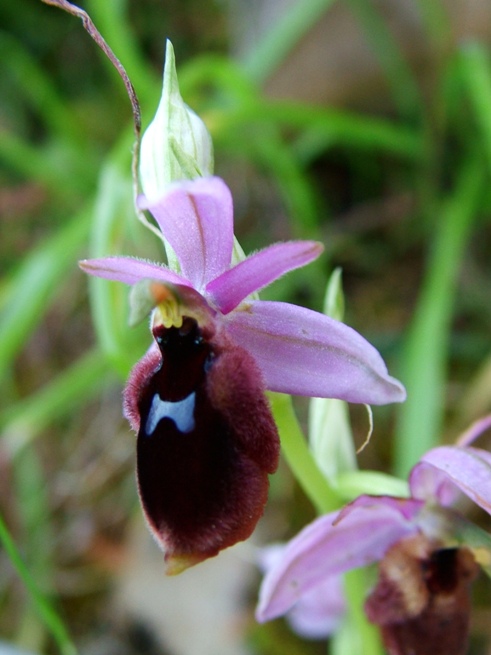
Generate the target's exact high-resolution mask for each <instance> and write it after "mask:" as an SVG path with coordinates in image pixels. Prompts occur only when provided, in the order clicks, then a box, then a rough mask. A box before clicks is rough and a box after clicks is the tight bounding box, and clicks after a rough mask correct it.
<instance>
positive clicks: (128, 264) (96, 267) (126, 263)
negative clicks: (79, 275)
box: [78, 257, 191, 287]
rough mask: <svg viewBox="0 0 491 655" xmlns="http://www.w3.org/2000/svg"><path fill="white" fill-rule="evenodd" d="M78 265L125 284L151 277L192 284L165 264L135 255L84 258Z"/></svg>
mask: <svg viewBox="0 0 491 655" xmlns="http://www.w3.org/2000/svg"><path fill="white" fill-rule="evenodd" d="M78 265H79V266H80V268H81V269H82V270H83V271H84V272H85V273H88V274H89V275H95V276H96V277H103V278H106V279H107V280H116V281H118V282H124V283H125V284H136V283H137V282H140V280H145V279H149V280H158V281H159V282H170V283H171V284H182V285H183V286H186V287H189V286H191V285H190V283H189V282H188V281H187V280H185V279H184V278H183V277H181V276H180V275H178V274H177V273H174V272H173V271H171V270H169V269H168V268H166V267H165V266H162V265H161V264H152V263H151V262H147V261H145V260H143V259H136V258H133V257H105V258H103V259H83V260H82V261H80V262H79V263H78Z"/></svg>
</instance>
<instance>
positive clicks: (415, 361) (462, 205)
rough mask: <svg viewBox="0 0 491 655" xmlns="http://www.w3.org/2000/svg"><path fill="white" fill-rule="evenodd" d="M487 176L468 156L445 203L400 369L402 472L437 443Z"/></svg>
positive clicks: (398, 458)
mask: <svg viewBox="0 0 491 655" xmlns="http://www.w3.org/2000/svg"><path fill="white" fill-rule="evenodd" d="M484 177H485V176H484V171H483V166H482V158H481V157H480V156H472V157H470V158H469V159H468V160H467V161H466V162H464V164H463V165H462V168H461V170H460V171H459V174H458V178H457V181H456V184H455V188H454V192H453V194H452V195H451V196H450V197H449V199H448V201H446V202H445V203H442V206H441V214H440V217H439V221H438V224H437V228H436V233H435V235H434V240H433V244H432V251H431V253H430V257H429V261H428V266H427V272H426V276H425V279H424V283H423V288H422V291H421V295H420V298H419V300H418V304H417V307H416V310H415V313H414V319H413V323H412V325H411V327H410V330H409V333H408V335H407V341H406V348H405V357H404V362H403V369H402V372H401V379H402V380H403V382H404V384H405V385H406V388H407V392H408V399H407V401H406V402H405V403H404V404H403V405H401V407H400V409H399V414H398V424H397V431H396V441H395V468H396V474H397V475H400V476H405V475H406V474H407V472H408V471H409V469H410V468H411V467H412V466H413V465H414V464H415V463H416V462H417V460H418V459H419V458H420V456H421V455H422V454H423V453H425V452H426V451H427V450H429V449H430V448H432V447H433V446H435V445H436V444H437V443H438V439H439V434H440V430H441V426H442V421H443V414H444V406H445V397H444V390H445V379H446V359H447V349H448V342H449V331H450V321H451V317H452V308H453V300H454V296H455V284H456V279H457V275H458V272H459V269H460V265H461V262H462V258H463V256H464V253H465V248H466V244H467V240H468V237H469V234H470V229H471V225H472V221H473V219H474V218H475V216H476V211H477V206H478V201H479V198H480V196H481V194H482V192H483V187H484Z"/></svg>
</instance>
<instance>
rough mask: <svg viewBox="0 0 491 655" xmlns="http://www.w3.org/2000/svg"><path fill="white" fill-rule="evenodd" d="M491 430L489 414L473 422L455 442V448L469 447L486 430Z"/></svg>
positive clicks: (490, 415)
mask: <svg viewBox="0 0 491 655" xmlns="http://www.w3.org/2000/svg"><path fill="white" fill-rule="evenodd" d="M489 428H491V414H488V415H487V416H485V417H484V418H481V419H479V420H477V421H475V422H474V423H473V424H472V425H471V426H470V427H469V428H468V429H467V430H466V431H465V432H463V433H462V434H461V435H460V437H459V438H458V440H457V444H456V445H457V446H469V445H470V444H471V443H472V442H473V441H475V439H477V438H478V437H480V436H481V435H482V434H483V433H484V432H486V430H489Z"/></svg>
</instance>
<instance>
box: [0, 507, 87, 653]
mask: <svg viewBox="0 0 491 655" xmlns="http://www.w3.org/2000/svg"><path fill="white" fill-rule="evenodd" d="M0 543H1V544H2V546H3V548H4V549H5V552H6V553H7V556H8V557H9V559H10V562H11V563H12V566H13V567H14V569H15V570H16V572H17V574H18V576H19V577H20V579H21V580H22V582H23V583H24V585H25V587H26V589H27V590H28V592H29V596H30V598H31V600H32V602H33V604H34V607H35V609H36V611H37V612H38V614H39V616H40V618H41V620H42V621H43V622H44V624H45V625H46V628H47V630H48V631H49V632H50V634H51V635H52V636H53V639H54V640H55V643H56V644H57V646H58V649H59V651H60V653H61V655H76V654H77V649H76V648H75V645H74V644H73V642H72V640H71V638H70V636H69V634H68V632H67V630H66V628H65V625H64V623H63V621H62V619H61V617H60V615H59V614H58V613H57V612H56V610H55V608H54V607H53V605H52V604H51V603H50V602H49V601H48V599H47V598H46V597H45V596H44V595H43V594H42V593H41V591H40V590H39V588H38V586H37V584H36V583H35V581H34V579H33V577H32V576H31V573H30V571H29V569H28V567H27V566H26V564H25V562H24V560H23V559H22V557H21V555H20V553H19V551H18V549H17V546H16V545H15V542H14V540H13V539H12V536H11V535H10V532H9V530H8V528H7V525H6V524H5V521H4V520H3V517H2V516H1V515H0Z"/></svg>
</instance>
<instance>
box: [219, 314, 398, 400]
mask: <svg viewBox="0 0 491 655" xmlns="http://www.w3.org/2000/svg"><path fill="white" fill-rule="evenodd" d="M225 324H226V325H227V329H228V330H229V332H230V334H231V335H232V337H233V338H234V339H235V341H236V342H237V343H239V344H240V345H241V346H243V347H244V348H246V349H247V350H249V351H250V352H251V353H252V355H253V356H254V357H255V358H256V361H257V363H258V365H259V366H260V368H261V370H262V372H263V375H264V380H265V385H266V388H267V389H270V390H272V391H280V392H283V393H289V394H296V395H299V396H317V397H326V398H340V399H342V400H347V401H349V402H354V403H367V404H370V405H382V404H385V403H390V402H401V401H403V400H404V399H405V397H406V392H405V389H404V387H403V386H402V384H401V383H400V382H398V380H395V379H394V378H392V377H390V376H389V375H388V373H387V367H386V366H385V364H384V361H383V360H382V358H381V356H380V355H379V353H378V352H377V350H376V349H375V348H374V347H373V346H371V345H370V344H369V343H368V341H366V340H365V339H364V338H363V337H362V336H361V335H360V334H358V333H357V332H355V330H353V329H351V328H350V327H348V326H347V325H344V324H343V323H339V322H338V321H335V320H333V319H331V318H328V317H327V316H325V315H324V314H319V313H317V312H313V311H311V310H309V309H305V308H303V307H297V306H295V305H290V304H287V303H280V302H268V301H254V302H250V303H247V304H244V305H243V306H241V308H240V309H239V310H238V311H236V312H232V313H231V314H229V315H227V316H226V317H225Z"/></svg>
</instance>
